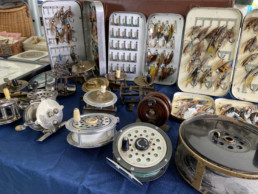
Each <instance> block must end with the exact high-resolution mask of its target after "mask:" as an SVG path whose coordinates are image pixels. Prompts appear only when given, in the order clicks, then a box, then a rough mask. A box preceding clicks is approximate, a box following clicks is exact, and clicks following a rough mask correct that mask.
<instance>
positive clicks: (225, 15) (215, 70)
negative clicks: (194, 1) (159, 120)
mask: <svg viewBox="0 0 258 194" xmlns="http://www.w3.org/2000/svg"><path fill="white" fill-rule="evenodd" d="M241 21H242V15H241V12H240V11H239V10H237V9H233V8H204V7H202V8H194V9H192V10H191V11H190V12H189V13H188V15H187V19H186V24H185V32H184V47H183V51H182V57H181V62H180V67H179V75H178V87H179V88H180V89H181V90H182V91H184V92H190V93H198V94H205V95H212V96H224V95H226V94H227V93H228V91H229V89H230V86H231V81H232V75H233V73H232V72H233V69H234V64H235V58H236V54H237V48H238V39H239V33H240V26H241Z"/></svg>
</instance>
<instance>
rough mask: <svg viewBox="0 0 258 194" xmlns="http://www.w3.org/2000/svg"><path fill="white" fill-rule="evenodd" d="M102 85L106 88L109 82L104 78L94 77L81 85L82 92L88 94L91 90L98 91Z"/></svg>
mask: <svg viewBox="0 0 258 194" xmlns="http://www.w3.org/2000/svg"><path fill="white" fill-rule="evenodd" d="M102 85H104V86H106V88H108V86H109V81H108V80H107V78H104V77H94V78H91V79H89V80H87V81H86V82H84V84H82V90H83V91H84V92H89V91H91V90H99V89H101V86H102Z"/></svg>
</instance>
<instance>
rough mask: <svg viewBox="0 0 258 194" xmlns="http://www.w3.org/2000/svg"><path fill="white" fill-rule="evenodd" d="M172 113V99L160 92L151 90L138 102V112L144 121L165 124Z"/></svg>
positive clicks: (159, 124) (158, 124)
mask: <svg viewBox="0 0 258 194" xmlns="http://www.w3.org/2000/svg"><path fill="white" fill-rule="evenodd" d="M170 113H171V101H170V100H169V98H168V97H167V96H166V95H165V94H162V93H160V92H150V93H149V94H147V95H146V96H145V97H144V98H143V99H142V100H141V101H140V102H139V104H138V107H137V114H138V117H139V119H140V120H141V121H142V122H147V123H152V124H154V125H157V126H162V125H164V124H165V123H166V122H167V120H168V119H169V115H170Z"/></svg>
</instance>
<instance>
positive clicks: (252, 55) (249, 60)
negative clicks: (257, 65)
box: [241, 53, 258, 67]
mask: <svg viewBox="0 0 258 194" xmlns="http://www.w3.org/2000/svg"><path fill="white" fill-rule="evenodd" d="M257 56H258V53H254V54H251V55H250V56H248V57H246V58H245V59H244V60H243V61H242V63H241V66H242V67H245V66H246V65H248V63H250V62H252V61H254V60H255V59H256V58H257Z"/></svg>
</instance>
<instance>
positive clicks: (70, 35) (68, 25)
mask: <svg viewBox="0 0 258 194" xmlns="http://www.w3.org/2000/svg"><path fill="white" fill-rule="evenodd" d="M65 28H66V35H67V42H68V44H70V43H71V41H72V39H73V35H72V29H71V26H70V24H69V23H68V24H66V25H65Z"/></svg>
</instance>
